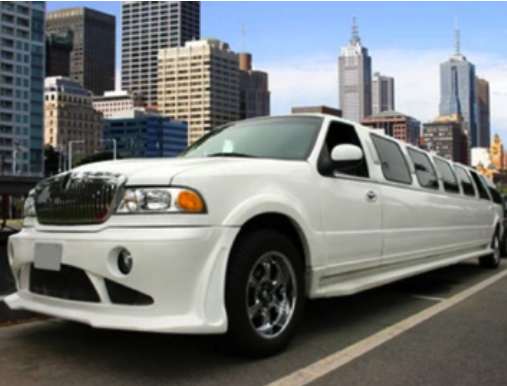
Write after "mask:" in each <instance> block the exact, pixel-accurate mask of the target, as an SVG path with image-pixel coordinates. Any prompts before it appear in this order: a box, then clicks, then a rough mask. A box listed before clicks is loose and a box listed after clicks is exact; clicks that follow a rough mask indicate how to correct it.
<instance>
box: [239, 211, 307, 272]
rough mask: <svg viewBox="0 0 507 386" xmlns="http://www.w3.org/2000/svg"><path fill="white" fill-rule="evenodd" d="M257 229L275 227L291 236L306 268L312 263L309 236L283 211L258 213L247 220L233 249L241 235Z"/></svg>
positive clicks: (274, 228)
mask: <svg viewBox="0 0 507 386" xmlns="http://www.w3.org/2000/svg"><path fill="white" fill-rule="evenodd" d="M257 229H273V230H276V231H279V232H280V233H282V234H283V235H285V236H287V237H289V238H290V239H291V241H293V242H294V244H295V245H296V247H297V249H298V250H300V251H301V258H302V259H303V264H304V266H305V270H306V268H307V267H308V266H310V265H311V263H310V261H311V252H310V244H309V241H308V238H307V236H306V234H305V231H304V229H303V228H302V226H301V225H300V224H299V223H298V221H296V220H295V219H294V218H292V217H291V216H290V215H287V214H286V213H282V212H275V211H270V212H263V213H257V214H255V215H254V216H252V217H250V218H249V219H247V220H246V221H245V223H244V224H243V225H242V226H241V228H240V231H239V233H238V234H237V235H236V238H235V239H234V242H233V245H232V248H231V250H232V249H234V247H235V245H236V244H237V243H238V242H239V241H240V240H241V237H242V236H244V235H245V234H247V233H250V232H253V231H255V230H257Z"/></svg>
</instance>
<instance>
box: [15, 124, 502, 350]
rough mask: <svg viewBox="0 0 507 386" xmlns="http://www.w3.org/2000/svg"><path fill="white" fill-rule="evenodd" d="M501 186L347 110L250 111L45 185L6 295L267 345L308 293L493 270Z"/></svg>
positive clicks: (282, 338) (35, 306)
mask: <svg viewBox="0 0 507 386" xmlns="http://www.w3.org/2000/svg"><path fill="white" fill-rule="evenodd" d="M497 196H498V193H497V192H496V191H495V190H494V188H493V187H492V186H488V184H487V182H486V181H485V180H484V179H483V178H482V177H480V176H479V175H478V174H477V173H476V172H475V171H474V170H472V169H469V168H467V167H465V166H462V165H458V164H454V163H451V162H449V161H447V160H445V159H443V158H440V157H437V156H434V155H430V154H428V153H426V152H424V151H422V150H420V149H418V148H415V147H412V146H408V145H405V144H403V143H401V142H398V141H396V140H394V139H393V138H391V137H388V136H384V135H381V134H378V133H374V132H373V131H371V130H370V129H368V128H365V127H362V126H360V125H357V124H354V123H352V122H349V121H346V120H342V119H338V118H335V117H331V116H327V115H319V114H302V115H292V116H284V117H270V118H257V119H251V120H246V121H240V122H236V123H232V124H229V125H226V126H224V127H221V128H218V129H216V130H214V131H212V132H210V133H209V134H207V135H206V136H205V137H203V138H202V139H201V140H199V141H198V142H196V143H195V144H194V145H192V146H190V147H189V148H188V149H187V150H186V151H185V152H184V153H183V154H182V155H181V156H180V157H178V158H176V159H142V160H138V159H127V160H120V161H108V162H100V163H95V164H89V165H85V166H82V167H79V168H76V169H74V170H73V171H72V172H68V173H64V174H60V175H58V176H55V177H52V178H50V179H47V180H45V181H43V182H42V183H40V184H39V185H38V186H37V187H36V188H35V189H34V191H33V192H32V193H31V194H30V196H29V198H28V199H27V200H26V205H25V216H26V217H25V222H24V228H23V230H22V231H21V232H20V233H18V234H16V235H14V236H12V237H11V238H10V240H9V248H8V250H9V259H10V263H11V266H12V271H13V273H14V277H15V278H16V282H17V288H18V290H17V292H16V293H15V294H13V295H11V296H9V297H7V298H6V302H7V304H8V305H9V306H10V307H11V308H15V309H18V308H22V309H27V310H33V311H36V312H40V313H44V314H48V315H54V316H56V317H60V318H64V319H71V320H75V321H79V322H83V323H87V324H90V325H92V326H94V327H100V328H114V329H126V330H142V331H156V332H169V333H198V334H200V333H227V336H228V337H229V338H230V341H231V342H232V343H234V344H235V345H236V346H237V347H238V348H239V349H241V350H243V351H244V352H247V353H251V354H257V355H267V354H271V353H274V352H276V351H278V350H280V349H282V348H283V347H284V346H285V345H286V344H287V343H288V342H289V340H290V338H291V336H292V335H293V333H294V329H295V326H296V324H297V322H298V320H299V319H300V317H301V314H302V310H303V305H304V301H305V299H306V298H320V297H331V296H343V295H349V294H354V293H357V292H359V291H363V290H366V289H368V288H372V287H375V286H379V285H382V284H385V283H388V282H392V281H395V280H398V279H401V278H405V277H408V276H411V275H415V274H418V273H421V272H425V271H429V270H432V269H435V268H439V267H443V266H446V265H450V264H454V263H457V262H459V261H462V260H465V259H469V258H472V257H479V259H480V263H481V265H483V266H487V267H493V268H494V267H497V266H498V264H499V259H500V254H499V240H500V238H501V236H502V232H503V228H502V216H503V215H502V212H501V210H499V208H500V206H499V205H498V204H497V203H496V201H498V200H499V197H497Z"/></svg>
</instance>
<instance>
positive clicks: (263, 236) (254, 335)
mask: <svg viewBox="0 0 507 386" xmlns="http://www.w3.org/2000/svg"><path fill="white" fill-rule="evenodd" d="M273 251H274V253H275V254H279V255H280V256H282V258H283V260H284V264H286V262H288V263H289V264H288V265H290V266H291V267H292V271H290V273H293V274H294V275H292V276H291V278H293V277H295V283H294V284H293V285H290V286H288V287H291V288H292V289H294V288H295V289H296V291H295V293H296V296H295V298H294V297H293V296H291V297H290V298H291V299H292V302H291V304H293V307H292V308H291V309H292V310H293V311H292V314H291V316H290V317H287V318H286V321H285V322H284V323H286V324H285V327H284V328H283V329H282V328H281V327H280V331H278V333H277V334H276V336H271V337H266V336H262V335H261V333H260V332H258V331H257V330H256V328H255V327H254V322H253V320H251V319H250V317H249V312H248V302H249V301H250V300H249V299H250V296H249V294H250V295H251V292H249V291H257V290H256V289H253V290H252V289H251V288H253V287H251V286H252V285H253V286H254V287H255V288H257V287H258V286H259V284H255V285H254V284H252V282H249V279H250V278H251V277H252V276H251V275H255V272H254V270H255V269H256V267H261V268H260V269H261V270H262V266H261V265H259V264H260V261H261V259H262V258H265V257H264V256H268V255H269V254H271V253H273ZM285 257H286V258H285ZM288 265H287V267H288ZM268 276H269V275H268ZM263 277H264V276H263ZM260 281H261V280H258V281H256V282H255V283H260ZM274 291H275V290H274V289H273V291H272V299H275V296H276V295H273V293H274ZM290 291H291V294H292V295H293V294H294V292H293V290H290ZM261 292H262V291H261ZM255 293H256V294H257V293H258V292H255ZM262 293H264V292H262ZM283 295H285V297H284V298H288V296H287V295H286V294H285V292H284V293H283ZM255 300H258V299H257V298H255ZM304 302H305V283H304V263H303V258H302V255H301V252H300V251H298V249H297V248H296V247H295V245H294V243H293V242H292V241H291V240H290V238H288V237H287V236H285V235H283V234H281V233H280V232H278V231H276V230H271V229H264V230H258V231H252V232H249V233H247V234H244V235H241V236H240V239H239V240H238V241H237V242H236V243H235V245H234V247H233V250H232V252H231V256H230V260H229V265H228V268H227V276H226V292H225V305H226V310H227V316H228V332H227V339H228V342H229V345H230V346H229V347H230V348H232V349H233V350H234V352H235V353H240V354H242V355H246V356H250V357H265V356H269V355H273V354H276V353H278V352H280V351H281V350H283V349H284V348H285V347H286V346H287V345H288V344H289V342H290V340H291V338H292V337H293V335H294V333H295V330H296V326H297V325H298V323H299V321H300V320H301V317H302V315H303V308H304ZM256 304H257V303H256ZM274 314H275V315H276V312H275V313H274ZM263 315H264V314H263ZM270 316H271V314H270Z"/></svg>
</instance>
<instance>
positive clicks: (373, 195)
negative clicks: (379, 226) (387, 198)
mask: <svg viewBox="0 0 507 386" xmlns="http://www.w3.org/2000/svg"><path fill="white" fill-rule="evenodd" d="M366 198H367V199H368V201H375V200H376V199H377V193H375V192H374V191H373V190H370V191H368V193H366Z"/></svg>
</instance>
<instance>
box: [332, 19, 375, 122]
mask: <svg viewBox="0 0 507 386" xmlns="http://www.w3.org/2000/svg"><path fill="white" fill-rule="evenodd" d="M338 82H339V85H338V88H339V99H340V107H341V110H342V113H343V117H344V118H346V119H350V120H352V121H356V122H360V121H361V119H363V118H364V117H367V116H369V115H371V57H370V56H369V55H368V49H367V48H366V47H363V45H362V44H361V38H360V37H359V32H358V28H357V24H356V20H355V18H354V19H353V22H352V36H351V38H350V41H349V44H348V45H347V46H345V47H343V48H342V49H341V54H340V57H339V59H338Z"/></svg>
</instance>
